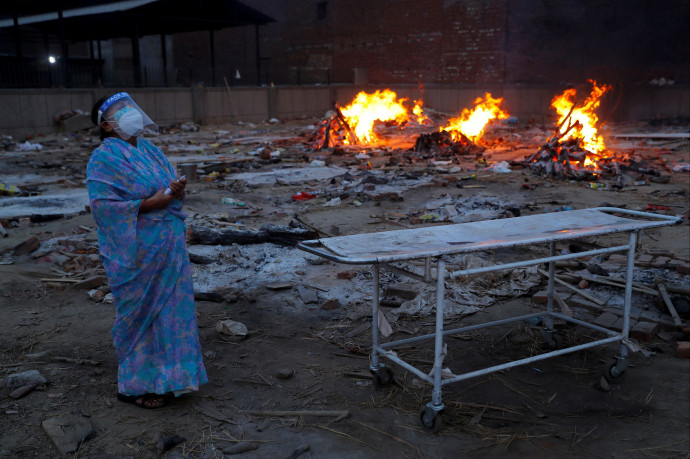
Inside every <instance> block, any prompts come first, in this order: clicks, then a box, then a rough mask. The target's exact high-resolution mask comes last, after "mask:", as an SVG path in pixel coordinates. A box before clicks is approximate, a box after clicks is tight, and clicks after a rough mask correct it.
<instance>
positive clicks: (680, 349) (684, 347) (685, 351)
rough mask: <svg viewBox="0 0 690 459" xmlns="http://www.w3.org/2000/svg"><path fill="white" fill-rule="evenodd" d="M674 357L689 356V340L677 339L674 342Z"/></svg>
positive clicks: (686, 357)
mask: <svg viewBox="0 0 690 459" xmlns="http://www.w3.org/2000/svg"><path fill="white" fill-rule="evenodd" d="M676 357H678V358H679V359H689V358H690V341H678V342H677V343H676Z"/></svg>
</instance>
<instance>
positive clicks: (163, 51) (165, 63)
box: [161, 33, 168, 87]
mask: <svg viewBox="0 0 690 459" xmlns="http://www.w3.org/2000/svg"><path fill="white" fill-rule="evenodd" d="M161 54H162V55H163V83H165V86H166V87H167V86H168V49H167V46H166V44H165V34H164V33H162V34H161Z"/></svg>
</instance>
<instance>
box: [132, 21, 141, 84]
mask: <svg viewBox="0 0 690 459" xmlns="http://www.w3.org/2000/svg"><path fill="white" fill-rule="evenodd" d="M133 21H134V33H133V34H132V67H133V69H134V86H136V87H140V86H141V54H140V53H139V27H138V21H137V18H136V17H135V18H134V19H133Z"/></svg>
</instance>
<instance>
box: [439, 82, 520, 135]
mask: <svg viewBox="0 0 690 459" xmlns="http://www.w3.org/2000/svg"><path fill="white" fill-rule="evenodd" d="M502 102H503V98H502V97H499V98H498V99H494V98H493V97H491V93H488V92H487V93H486V94H484V98H483V99H482V98H481V97H477V99H475V101H474V105H475V107H474V109H472V110H469V109H467V108H465V109H463V110H462V113H460V116H459V117H457V118H451V119H450V120H449V121H448V126H446V127H442V128H441V131H450V133H451V136H452V138H453V140H455V141H457V140H458V137H460V136H459V135H458V134H457V132H461V133H462V134H464V135H465V136H466V137H469V138H470V140H472V141H473V142H476V141H477V140H479V139H480V138H481V136H482V133H483V132H484V128H485V127H486V125H487V124H488V123H489V121H491V120H492V119H494V118H507V117H508V116H509V115H508V113H507V112H504V111H503V110H501V108H500V105H501V103H502Z"/></svg>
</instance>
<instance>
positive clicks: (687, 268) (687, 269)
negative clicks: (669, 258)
mask: <svg viewBox="0 0 690 459" xmlns="http://www.w3.org/2000/svg"><path fill="white" fill-rule="evenodd" d="M676 271H678V272H679V273H680V274H690V263H687V262H683V263H680V264H678V265H677V266H676Z"/></svg>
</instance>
